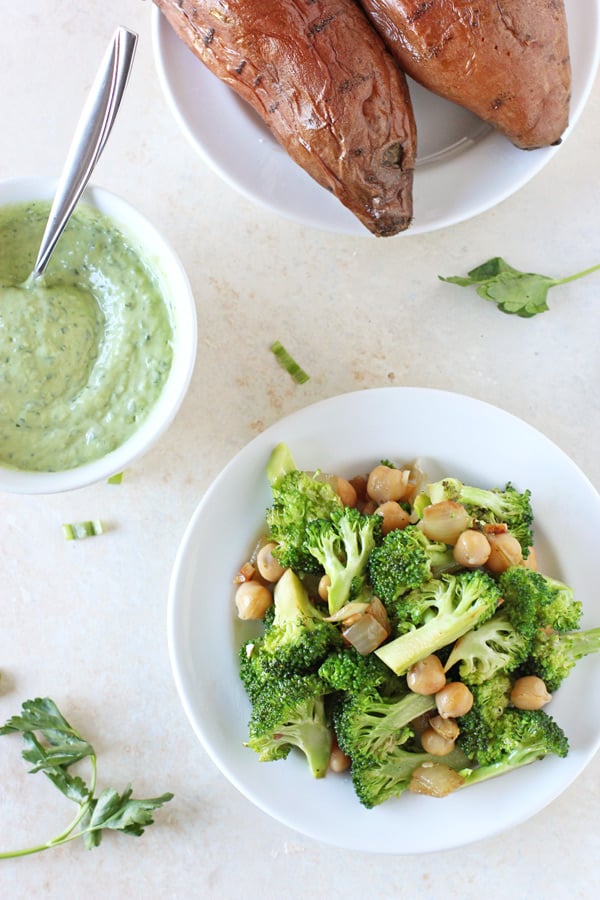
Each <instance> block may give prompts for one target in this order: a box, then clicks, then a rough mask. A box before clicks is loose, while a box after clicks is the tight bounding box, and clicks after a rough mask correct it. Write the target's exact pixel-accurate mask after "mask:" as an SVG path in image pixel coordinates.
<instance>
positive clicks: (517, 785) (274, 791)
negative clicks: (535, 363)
mask: <svg viewBox="0 0 600 900" xmlns="http://www.w3.org/2000/svg"><path fill="white" fill-rule="evenodd" d="M357 423H360V427H357ZM279 441H285V442H287V443H288V445H289V446H290V448H291V450H292V453H293V455H294V458H295V461H296V464H297V465H298V466H299V467H300V468H305V469H316V468H321V469H322V470H323V471H326V472H327V471H329V472H335V473H338V474H341V475H343V476H346V477H351V476H353V475H355V474H357V473H361V472H366V471H368V469H369V468H370V467H372V466H373V464H374V463H377V462H379V460H381V459H392V460H395V461H398V462H405V461H410V460H412V459H415V458H420V459H421V461H422V464H423V467H424V470H425V471H426V472H428V473H429V475H430V476H431V477H432V478H433V479H436V478H441V477H443V476H444V475H455V476H456V477H458V478H461V479H462V480H463V481H465V482H467V483H471V484H475V485H480V486H482V487H495V486H500V487H502V486H504V484H506V482H507V481H512V482H513V484H514V485H515V487H516V488H517V489H520V490H524V489H526V488H529V489H530V490H531V492H532V504H533V510H534V513H535V534H536V537H535V546H536V552H537V555H538V559H539V562H540V569H541V570H542V571H544V572H546V574H548V575H554V576H555V577H562V579H563V580H564V581H565V582H566V583H567V584H570V585H571V586H572V587H573V588H574V590H575V593H576V596H577V597H578V598H579V599H581V600H582V601H583V607H584V617H583V627H586V628H587V627H593V626H597V625H600V597H599V596H598V590H597V582H598V577H597V564H596V560H595V558H594V554H593V553H590V542H589V539H587V538H586V535H591V534H596V533H598V531H599V530H600V497H599V496H598V494H597V493H596V491H595V490H594V488H593V487H592V485H591V484H590V482H589V481H588V480H587V478H586V477H585V476H584V475H583V474H582V473H581V472H580V470H579V469H578V468H577V467H576V466H575V464H574V463H573V462H572V461H571V460H570V459H569V458H568V457H567V456H566V455H565V454H564V453H563V452H562V451H561V450H560V449H559V448H558V447H556V445H555V444H553V443H552V442H551V441H549V440H548V439H547V438H546V437H544V436H543V435H542V434H540V432H538V431H536V430H535V429H534V428H532V427H531V426H529V425H527V424H526V423H525V422H523V421H521V420H520V419H517V418H515V417H514V416H512V415H509V414H508V413H506V412H504V411H503V410H500V409H497V408H496V407H494V406H490V405H489V404H486V403H482V402H480V401H478V400H474V399H471V398H469V397H464V396H462V395H459V394H452V393H447V392H445V391H437V390H429V389H423V388H393V387H390V388H381V389H376V390H365V391H361V392H358V393H351V394H345V395H343V396H341V397H335V398H333V399H330V400H325V401H322V402H321V403H317V404H315V405H313V406H310V407H307V408H305V409H303V410H300V411H299V412H297V413H294V414H293V415H291V416H288V417H287V418H285V419H283V420H282V421H281V422H279V423H277V424H276V425H274V426H272V427H271V428H269V429H267V430H266V431H265V432H263V433H262V434H261V435H259V437H257V438H255V439H254V440H253V441H252V442H251V443H250V444H248V445H247V446H246V447H245V448H244V449H243V450H242V451H241V452H240V453H239V454H238V455H237V456H236V457H235V458H234V459H233V460H232V461H231V462H230V463H229V464H228V465H227V466H226V468H225V469H224V470H223V472H222V473H221V475H219V477H218V478H217V479H216V481H215V482H214V483H213V485H212V487H211V488H210V489H209V490H208V491H207V493H206V495H205V496H204V498H203V499H202V501H201V502H200V505H199V506H198V508H197V510H196V512H195V513H194V516H193V518H192V520H191V522H190V524H189V526H188V529H187V532H186V534H185V536H184V538H183V541H182V543H181V547H180V550H179V553H178V556H177V559H176V562H175V566H174V570H173V574H172V580H171V588H170V597H169V609H168V640H169V652H170V657H171V664H172V669H173V673H174V677H175V682H176V685H177V689H178V691H179V695H180V698H181V702H182V704H183V707H184V709H185V712H186V714H187V716H188V718H189V721H190V723H191V725H192V727H193V729H194V730H195V732H196V734H197V736H198V738H199V739H200V741H201V742H202V745H203V746H204V748H205V750H206V751H207V753H208V754H209V755H210V757H211V758H212V760H213V761H214V762H215V763H216V765H217V766H218V767H219V768H220V769H221V771H222V772H223V774H224V775H225V776H226V777H227V778H228V779H229V780H230V781H231V783H232V784H234V785H235V786H236V787H237V788H238V789H239V790H240V791H241V792H242V794H244V795H245V796H246V797H247V798H248V799H249V800H251V801H252V802H253V803H254V804H256V806H258V807H259V808H260V809H262V810H263V811H264V812H266V813H268V814H269V815H271V816H273V817H274V818H275V819H277V820H279V821H280V822H283V823H284V824H286V825H288V826H289V827H291V828H294V829H296V830H297V831H299V832H302V833H303V834H306V835H309V836H310V837H313V838H316V839H318V840H321V841H323V842H325V843H331V844H336V845H338V846H341V847H345V848H347V849H352V850H359V851H371V852H377V853H396V854H401V853H403V854H408V853H422V852H428V851H434V850H444V849H449V848H451V847H457V846H460V845H464V844H468V843H470V842H473V841H477V840H480V839H483V838H488V837H491V836H492V835H494V834H497V833H500V832H503V831H505V830H506V829H508V828H510V827H513V826H514V825H517V824H519V823H521V822H523V821H525V820H526V819H528V818H530V817H531V816H533V815H534V814H535V813H537V812H539V810H541V809H542V808H544V807H545V806H546V805H547V804H549V803H550V802H551V801H553V800H554V799H555V798H556V797H557V796H558V795H559V794H560V793H561V792H562V791H564V790H565V789H566V788H567V787H568V785H569V784H570V783H571V782H572V781H573V780H574V779H575V778H576V777H577V775H578V774H579V773H580V772H581V771H582V769H583V768H584V766H586V765H587V763H588V762H589V761H590V759H591V758H592V756H593V755H594V753H595V752H596V750H597V749H598V747H599V746H600V654H598V655H596V656H590V657H587V658H586V659H583V660H581V661H580V662H579V663H578V664H577V666H576V667H575V669H574V670H573V672H572V673H571V675H570V676H569V678H568V679H567V681H566V682H565V683H564V685H562V686H561V688H560V689H559V690H558V691H557V692H556V693H555V696H554V698H553V699H552V701H551V703H550V704H549V706H548V707H547V709H548V711H549V712H550V714H551V715H552V716H553V717H554V718H555V719H556V721H557V722H558V724H559V725H560V726H561V727H562V728H563V729H564V731H565V732H566V734H567V736H568V738H569V741H570V752H569V754H568V756H567V757H566V758H565V759H559V758H558V757H547V758H546V759H544V760H541V761H538V762H535V763H532V764H531V765H529V766H525V767H524V768H522V769H520V770H517V771H514V772H512V773H510V774H508V775H503V776H501V777H499V778H496V779H492V780H491V781H488V782H484V783H482V784H479V785H473V786H471V787H468V788H466V789H464V790H462V791H458V792H456V793H455V794H452V795H451V796H449V797H446V798H445V799H443V800H435V799H432V798H430V797H420V796H415V795H414V794H408V793H405V794H404V795H403V796H401V797H399V798H397V799H396V800H390V801H387V802H386V803H383V804H381V806H378V807H376V808H375V809H371V810H367V809H365V808H364V807H362V806H361V805H360V803H359V801H358V800H357V798H356V796H355V794H354V790H353V787H352V784H351V783H350V780H349V776H348V775H347V774H345V775H332V774H328V775H327V777H326V778H324V779H314V778H312V776H311V774H310V771H309V769H308V766H307V765H306V762H305V760H304V758H303V757H301V755H300V754H291V755H290V756H289V757H288V758H287V759H286V760H282V761H279V762H260V761H259V760H258V757H257V755H256V754H255V753H254V752H253V751H252V750H250V749H248V748H246V747H244V746H243V744H244V741H245V740H247V723H248V717H249V711H250V709H249V703H248V699H247V697H246V695H245V692H244V688H243V686H242V684H241V683H240V679H239V674H238V647H239V646H240V644H241V643H242V639H243V637H244V635H245V630H246V628H247V627H248V623H240V622H239V620H237V619H236V616H235V611H234V600H233V592H234V587H233V584H232V579H233V576H234V574H235V572H236V571H237V570H238V568H239V566H240V565H241V563H243V562H244V560H245V559H247V557H248V555H249V553H250V551H251V549H252V547H253V545H254V543H255V540H256V538H257V536H258V535H259V534H260V533H261V531H262V530H263V528H264V513H265V509H266V507H267V506H268V505H269V504H270V502H271V494H270V489H269V486H268V482H267V478H266V474H265V467H266V464H267V460H268V459H269V455H270V452H271V450H272V448H273V447H274V445H275V444H276V443H278V442H279ZM559 485H560V489H559V488H558V486H559ZM565 497H568V503H565V502H564V501H565ZM219 523H222V526H223V527H222V528H221V531H220V532H219ZM584 711H585V712H584Z"/></svg>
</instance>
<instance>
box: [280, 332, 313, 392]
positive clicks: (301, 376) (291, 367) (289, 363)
mask: <svg viewBox="0 0 600 900" xmlns="http://www.w3.org/2000/svg"><path fill="white" fill-rule="evenodd" d="M271 351H272V352H273V353H274V354H275V356H276V358H277V362H278V363H279V364H280V365H281V366H283V368H284V369H285V371H286V372H287V373H288V374H289V375H291V376H292V378H293V379H294V381H297V382H298V384H304V382H305V381H308V379H309V378H310V375H307V373H306V372H305V371H304V369H303V368H301V366H299V365H298V363H297V362H296V360H295V359H294V358H293V357H292V356H291V355H290V354H289V353H288V351H287V350H286V349H285V347H284V346H283V344H280V342H279V341H275V343H273V344H271Z"/></svg>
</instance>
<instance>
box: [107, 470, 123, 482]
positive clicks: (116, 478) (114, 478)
mask: <svg viewBox="0 0 600 900" xmlns="http://www.w3.org/2000/svg"><path fill="white" fill-rule="evenodd" d="M122 481H123V473H122V472H115V474H114V475H111V476H110V478H108V479H107V483H108V484H121V482H122Z"/></svg>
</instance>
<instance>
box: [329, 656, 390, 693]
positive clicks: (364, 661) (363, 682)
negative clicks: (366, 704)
mask: <svg viewBox="0 0 600 900" xmlns="http://www.w3.org/2000/svg"><path fill="white" fill-rule="evenodd" d="M319 675H320V676H321V678H323V680H324V681H326V682H327V684H329V685H331V687H332V688H333V689H334V690H336V691H346V692H347V693H349V694H360V693H362V692H372V691H375V690H379V691H380V692H381V693H393V692H395V693H398V691H400V689H401V688H402V686H403V682H402V681H401V680H400V679H399V678H398V677H397V676H396V675H394V673H393V672H392V671H391V670H390V669H389V668H388V666H386V665H385V663H384V662H382V661H381V660H380V659H378V657H377V656H375V655H374V654H373V653H368V654H367V655H366V656H363V655H362V654H360V653H359V652H358V650H356V648H355V647H345V648H344V649H340V650H337V651H335V652H333V653H330V654H329V656H328V657H327V659H326V660H325V661H324V662H323V663H322V664H321V666H320V668H319Z"/></svg>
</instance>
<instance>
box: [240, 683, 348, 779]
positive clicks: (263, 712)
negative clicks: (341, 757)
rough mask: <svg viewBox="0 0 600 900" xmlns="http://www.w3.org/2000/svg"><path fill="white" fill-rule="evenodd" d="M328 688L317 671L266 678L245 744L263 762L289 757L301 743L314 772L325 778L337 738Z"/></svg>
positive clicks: (316, 775)
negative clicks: (329, 711)
mask: <svg viewBox="0 0 600 900" xmlns="http://www.w3.org/2000/svg"><path fill="white" fill-rule="evenodd" d="M328 691H329V687H328V686H327V685H326V684H325V682H324V681H322V679H320V678H319V677H318V676H317V675H314V674H309V675H288V676H282V677H280V678H277V679H271V680H270V681H266V682H265V683H264V684H263V686H262V690H261V691H260V692H259V693H258V695H257V696H255V698H254V702H253V706H252V713H251V716H250V722H249V725H248V740H247V741H246V742H245V744H244V746H246V747H250V748H251V749H252V750H254V751H255V753H257V754H258V757H259V759H260V761H261V762H270V761H272V760H277V759H285V758H286V757H287V756H288V754H289V753H290V751H291V749H292V747H297V748H298V749H299V750H301V751H302V753H304V755H305V756H306V759H307V761H308V764H309V767H310V770H311V772H312V774H313V776H314V777H315V778H323V777H324V775H325V774H326V772H327V768H328V766H329V756H330V753H331V746H332V741H333V731H332V729H331V726H330V724H329V721H328V718H327V713H326V708H325V695H326V694H327V693H328Z"/></svg>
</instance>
